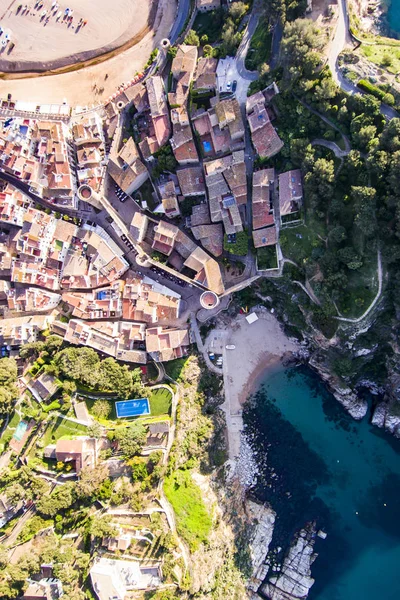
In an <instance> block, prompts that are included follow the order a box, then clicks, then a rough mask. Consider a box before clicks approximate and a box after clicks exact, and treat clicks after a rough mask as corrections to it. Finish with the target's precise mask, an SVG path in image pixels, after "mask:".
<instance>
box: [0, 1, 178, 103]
mask: <svg viewBox="0 0 400 600" xmlns="http://www.w3.org/2000/svg"><path fill="white" fill-rule="evenodd" d="M176 7H177V2H176V0H159V2H158V11H157V15H156V20H155V23H154V28H153V30H151V31H150V32H149V33H148V34H146V35H145V37H144V38H143V39H142V40H141V41H140V42H139V43H138V44H136V45H135V46H132V48H130V49H129V50H126V51H124V52H122V53H121V54H118V55H117V56H115V57H114V58H111V59H110V60H107V61H106V62H104V63H100V64H96V65H93V66H91V67H88V68H85V69H81V70H79V71H71V72H70V73H64V74H62V75H49V76H42V77H33V78H21V79H20V78H18V76H15V79H14V78H13V79H11V78H10V79H4V80H2V81H0V96H2V97H5V96H6V95H7V94H8V93H11V94H12V97H13V99H14V100H29V101H30V102H37V103H38V104H41V103H43V104H50V103H54V104H62V102H63V101H64V99H65V100H66V101H67V104H70V105H71V106H76V105H79V106H85V105H90V104H99V103H101V102H104V101H105V100H106V99H107V98H108V97H109V96H110V95H111V94H113V93H114V92H116V91H117V87H118V85H120V84H121V83H123V82H127V81H130V80H131V79H132V78H133V77H134V76H135V73H136V72H138V71H142V70H143V66H144V64H145V63H146V62H147V60H148V58H149V56H150V53H151V51H152V50H153V49H154V48H155V47H157V46H158V44H159V43H160V41H161V40H162V39H163V38H164V37H166V36H168V34H169V32H170V29H171V26H172V24H173V22H174V19H175V14H176Z"/></svg>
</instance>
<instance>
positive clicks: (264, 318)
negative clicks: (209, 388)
mask: <svg viewBox="0 0 400 600" xmlns="http://www.w3.org/2000/svg"><path fill="white" fill-rule="evenodd" d="M256 314H257V316H258V317H259V318H258V321H256V322H255V323H252V324H249V323H248V322H247V321H246V318H245V317H246V315H239V316H238V317H237V319H236V320H235V321H233V322H232V324H231V327H230V328H229V329H227V330H225V332H224V333H225V335H224V348H223V365H224V387H225V402H224V404H223V405H222V409H223V410H224V411H225V414H226V421H227V430H228V440H229V458H230V459H231V460H235V459H236V458H237V457H238V456H239V451H240V436H241V431H242V429H243V420H242V407H243V404H244V403H245V402H246V400H247V398H248V396H249V394H251V393H252V391H253V390H254V389H255V387H256V386H257V383H258V380H259V378H260V376H261V375H262V373H263V372H264V371H265V370H266V369H267V368H268V367H273V366H274V365H278V364H279V362H280V361H281V359H282V358H283V357H284V355H285V354H288V353H291V352H294V351H296V350H297V349H298V346H297V343H296V342H295V341H294V340H292V339H289V338H288V337H287V336H286V335H285V333H284V332H283V330H282V328H281V326H280V324H279V322H278V320H277V319H276V317H274V315H272V314H271V313H270V312H268V311H267V310H265V311H261V310H258V311H257V312H256ZM227 345H233V346H235V349H234V350H227V349H226V346H227Z"/></svg>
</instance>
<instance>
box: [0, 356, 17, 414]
mask: <svg viewBox="0 0 400 600" xmlns="http://www.w3.org/2000/svg"><path fill="white" fill-rule="evenodd" d="M17 375H18V369H17V363H16V362H15V360H14V359H13V358H2V359H0V413H3V414H4V413H6V412H8V411H9V410H10V408H11V406H12V405H13V403H14V401H15V400H16V399H17V398H18V388H17V386H16V385H15V382H16V381H17Z"/></svg>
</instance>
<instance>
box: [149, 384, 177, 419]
mask: <svg viewBox="0 0 400 600" xmlns="http://www.w3.org/2000/svg"><path fill="white" fill-rule="evenodd" d="M149 402H150V411H151V415H152V416H153V417H156V416H159V415H169V414H170V411H171V403H172V395H171V392H170V391H169V390H167V389H165V388H158V389H157V390H154V392H151V395H150V398H149Z"/></svg>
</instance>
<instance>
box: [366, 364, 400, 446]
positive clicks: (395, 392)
mask: <svg viewBox="0 0 400 600" xmlns="http://www.w3.org/2000/svg"><path fill="white" fill-rule="evenodd" d="M372 424H373V425H376V426H377V427H381V428H382V429H386V430H387V431H389V432H390V433H392V434H393V435H395V436H396V437H397V438H400V375H392V377H391V378H390V379H389V383H388V386H387V390H386V394H385V397H384V399H383V402H380V403H379V404H378V405H377V407H376V408H375V410H374V414H373V417H372Z"/></svg>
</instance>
